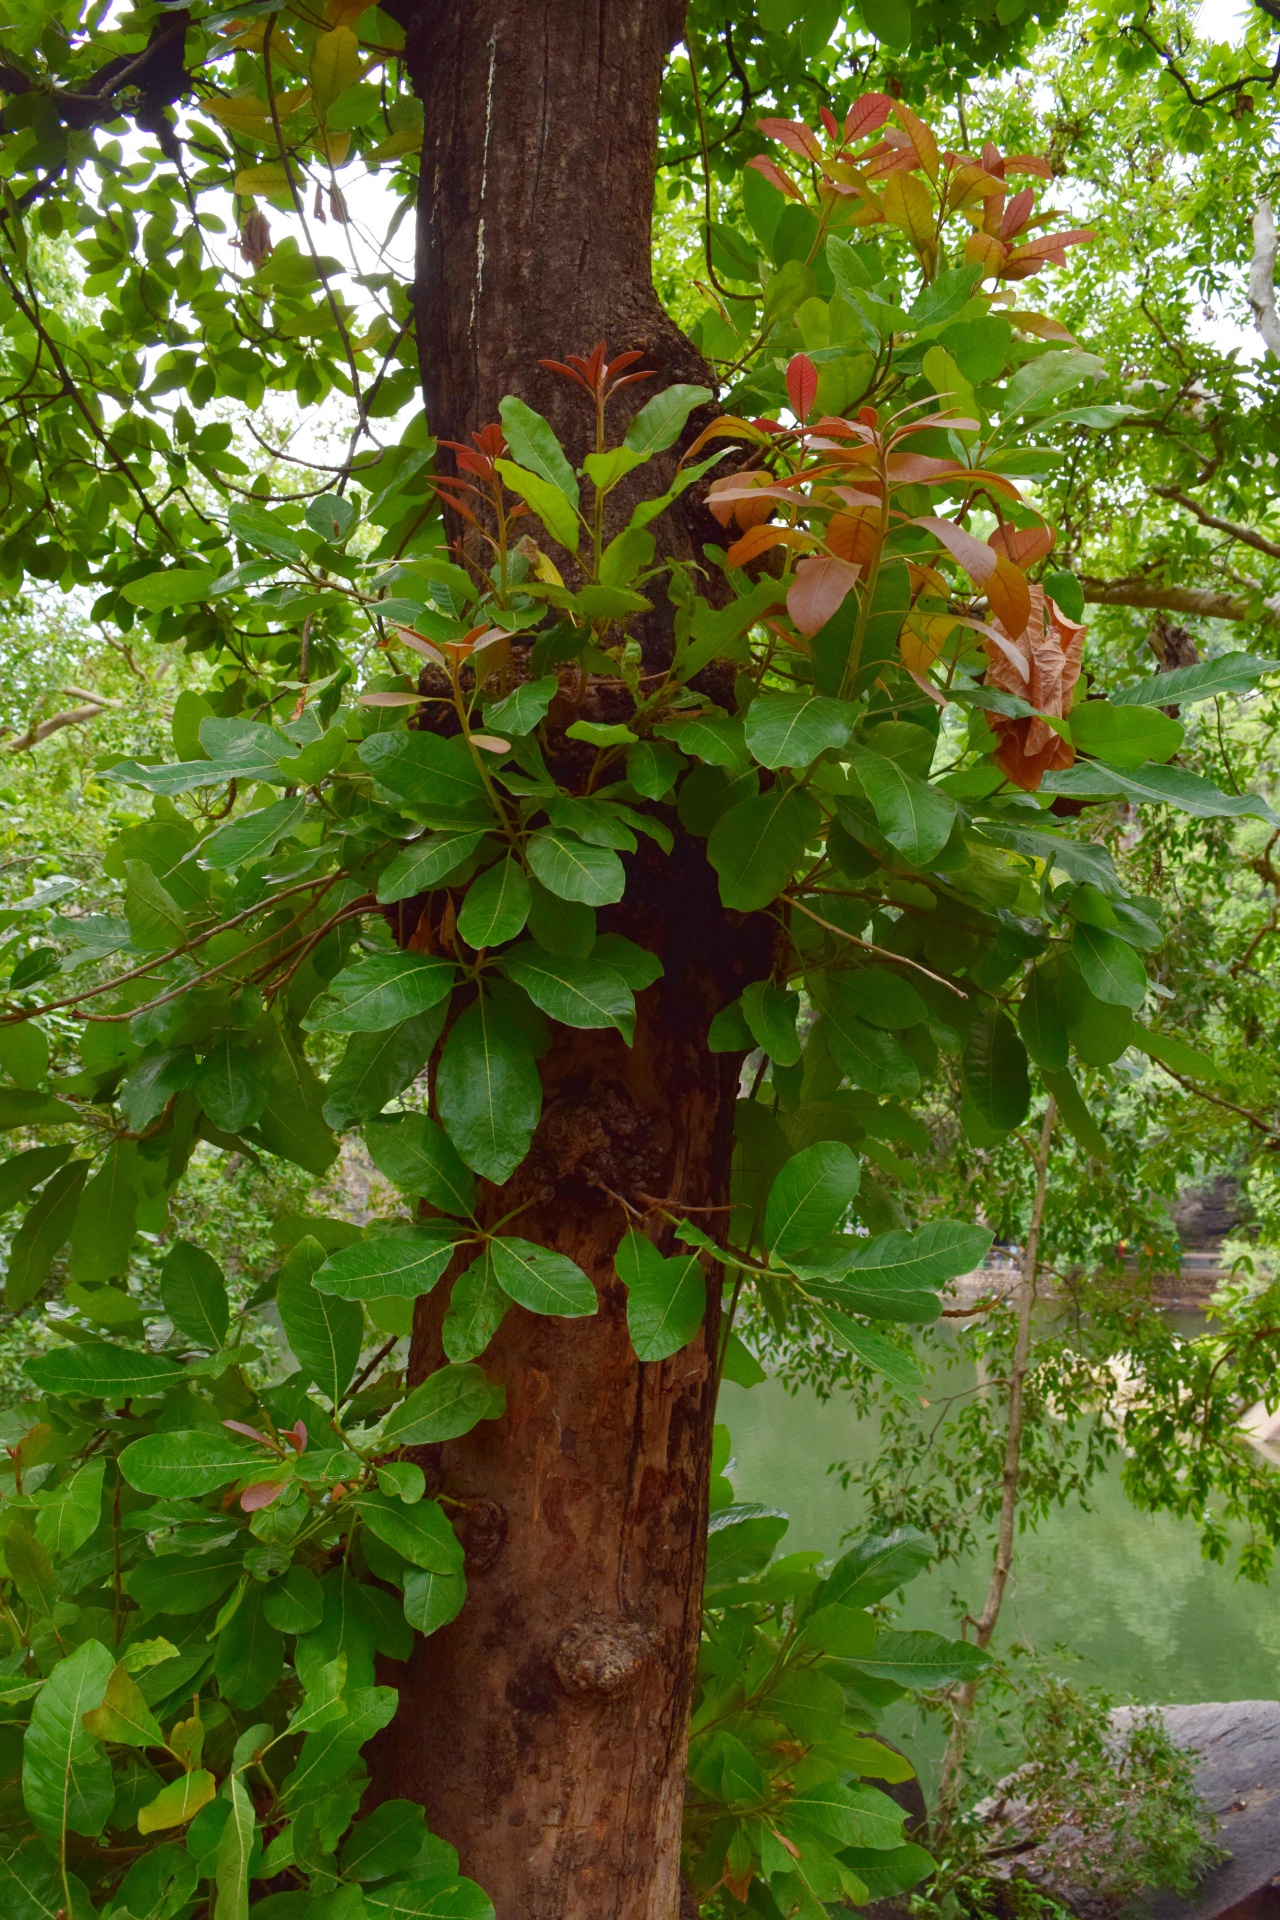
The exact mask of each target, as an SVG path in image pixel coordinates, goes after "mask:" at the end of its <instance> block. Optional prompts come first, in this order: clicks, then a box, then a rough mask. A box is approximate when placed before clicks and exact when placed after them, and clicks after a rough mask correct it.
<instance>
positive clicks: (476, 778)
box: [360, 729, 489, 825]
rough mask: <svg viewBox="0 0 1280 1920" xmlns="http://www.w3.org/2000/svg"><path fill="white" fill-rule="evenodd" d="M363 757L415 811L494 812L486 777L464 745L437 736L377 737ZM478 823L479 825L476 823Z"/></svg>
mask: <svg viewBox="0 0 1280 1920" xmlns="http://www.w3.org/2000/svg"><path fill="white" fill-rule="evenodd" d="M360 758H361V759H362V760H363V762H364V764H365V766H366V767H368V768H369V770H370V772H371V773H372V774H373V776H374V778H375V779H376V780H378V781H379V782H380V783H381V785H382V786H384V787H386V788H388V789H389V790H390V791H391V792H392V793H394V794H396V795H398V796H400V797H401V798H402V799H404V800H407V801H408V802H409V803H410V805H411V806H415V807H418V808H421V809H423V810H429V811H430V812H431V813H433V814H436V813H444V814H446V815H448V814H458V813H463V812H466V813H471V814H475V812H476V811H477V809H480V808H483V809H484V813H485V814H486V815H487V814H488V813H489V803H488V800H487V798H486V796H485V790H484V778H483V776H482V774H481V772H480V769H479V767H478V766H477V765H476V762H475V760H474V759H473V757H472V755H471V752H470V750H469V748H468V747H467V744H466V742H465V741H464V740H462V739H460V738H457V737H454V738H451V739H447V740H446V739H444V738H442V737H441V735H439V734H438V733H423V732H421V731H418V730H416V729H415V731H414V732H412V733H373V734H370V735H369V738H368V739H367V740H362V741H361V743H360ZM482 823H483V822H480V823H477V822H475V821H474V820H473V821H472V824H473V825H475V824H482Z"/></svg>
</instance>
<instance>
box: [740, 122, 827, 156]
mask: <svg viewBox="0 0 1280 1920" xmlns="http://www.w3.org/2000/svg"><path fill="white" fill-rule="evenodd" d="M756 125H757V126H758V127H759V129H760V131H761V133H762V134H764V136H765V138H766V139H767V140H776V141H777V142H778V144H779V146H783V147H786V148H788V149H789V150H790V152H792V153H798V154H799V156H800V158H801V159H802V160H821V158H822V142H821V141H820V140H819V138H818V136H817V134H816V133H815V132H814V131H813V128H812V127H807V126H806V125H805V123H804V121H803V120H757V121H756Z"/></svg>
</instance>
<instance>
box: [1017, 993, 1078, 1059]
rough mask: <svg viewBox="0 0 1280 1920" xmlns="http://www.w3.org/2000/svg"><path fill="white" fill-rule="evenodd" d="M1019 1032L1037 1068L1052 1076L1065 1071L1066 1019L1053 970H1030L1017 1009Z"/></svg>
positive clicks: (1066, 1046)
mask: <svg viewBox="0 0 1280 1920" xmlns="http://www.w3.org/2000/svg"><path fill="white" fill-rule="evenodd" d="M1018 1031H1019V1032H1020V1033H1021V1035H1022V1038H1023V1040H1024V1042H1025V1043H1026V1049H1027V1052H1028V1053H1029V1054H1030V1055H1031V1058H1032V1059H1033V1060H1034V1061H1035V1063H1036V1065H1037V1066H1038V1067H1042V1068H1048V1069H1049V1071H1050V1072H1051V1073H1061V1072H1063V1071H1064V1070H1065V1068H1066V1064H1067V1055H1068V1038H1067V1016H1066V1009H1065V1008H1064V1006H1063V1004H1062V994H1061V991H1060V989H1059V985H1058V972H1057V968H1056V967H1033V968H1032V970H1031V972H1030V974H1029V975H1028V977H1027V984H1026V988H1025V990H1024V992H1023V995H1022V999H1021V1001H1020V1002H1019V1005H1018Z"/></svg>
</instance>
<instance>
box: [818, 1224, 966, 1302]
mask: <svg viewBox="0 0 1280 1920" xmlns="http://www.w3.org/2000/svg"><path fill="white" fill-rule="evenodd" d="M994 1237H995V1236H994V1234H993V1233H992V1231H991V1228H990V1227H978V1226H970V1225H968V1224H967V1223H966V1222H965V1221H963V1220H930V1221H929V1222H928V1224H927V1225H926V1226H923V1227H918V1228H917V1229H916V1230H915V1231H914V1232H906V1231H904V1230H902V1229H901V1228H895V1230H894V1231H893V1232H892V1233H882V1234H878V1235H877V1236H876V1238H875V1239H873V1240H855V1241H853V1242H852V1244H851V1248H850V1258H849V1262H848V1265H847V1267H846V1269H845V1271H846V1272H848V1273H856V1274H858V1275H859V1277H860V1278H861V1279H862V1280H863V1281H864V1282H865V1283H866V1284H867V1285H872V1284H874V1283H875V1282H877V1281H882V1280H888V1279H889V1278H890V1276H892V1279H893V1281H894V1282H895V1284H897V1285H899V1286H910V1287H939V1286H941V1285H942V1284H943V1282H944V1281H947V1280H954V1279H955V1278H956V1277H957V1276H958V1275H959V1274H962V1273H972V1272H973V1270H974V1269H975V1268H976V1267H980V1266H981V1265H982V1262H983V1261H984V1260H985V1259H986V1257H987V1254H988V1253H989V1252H990V1251H991V1243H992V1240H993V1239H994Z"/></svg>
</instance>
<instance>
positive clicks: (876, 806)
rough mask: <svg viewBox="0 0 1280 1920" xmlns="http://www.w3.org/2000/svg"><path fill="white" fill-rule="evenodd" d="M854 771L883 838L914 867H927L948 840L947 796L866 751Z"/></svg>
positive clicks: (951, 815) (951, 820)
mask: <svg viewBox="0 0 1280 1920" xmlns="http://www.w3.org/2000/svg"><path fill="white" fill-rule="evenodd" d="M853 771H854V773H855V774H856V776H857V778H858V780H859V782H860V783H861V786H862V791H863V792H864V793H865V794H866V796H867V799H868V800H869V801H870V802H871V806H872V809H873V811H874V813H875V816H876V821H877V823H878V825H879V828H880V831H881V833H882V834H883V835H884V837H885V839H886V840H887V841H888V842H889V844H890V845H891V846H894V847H896V848H897V849H898V851H899V853H901V854H903V855H904V856H905V857H906V859H908V860H909V861H910V862H911V864H912V866H913V867H927V866H928V865H929V863H930V861H932V860H934V859H935V858H936V857H937V855H938V854H939V853H941V851H942V849H943V847H945V846H946V844H947V841H948V840H949V839H950V837H951V829H952V827H953V825H954V824H955V817H956V803H955V801H954V800H953V799H952V798H951V796H950V794H947V793H943V792H941V791H940V790H939V788H937V787H934V786H930V785H929V783H928V781H927V780H920V779H917V777H916V775H915V774H913V773H908V772H907V771H906V769H905V768H904V767H902V766H900V765H899V763H898V762H897V761H896V760H889V759H886V758H885V756H884V755H883V754H879V753H871V752H869V751H868V750H867V749H865V748H863V749H861V750H859V752H858V753H857V754H856V755H855V757H854V761H853Z"/></svg>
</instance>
